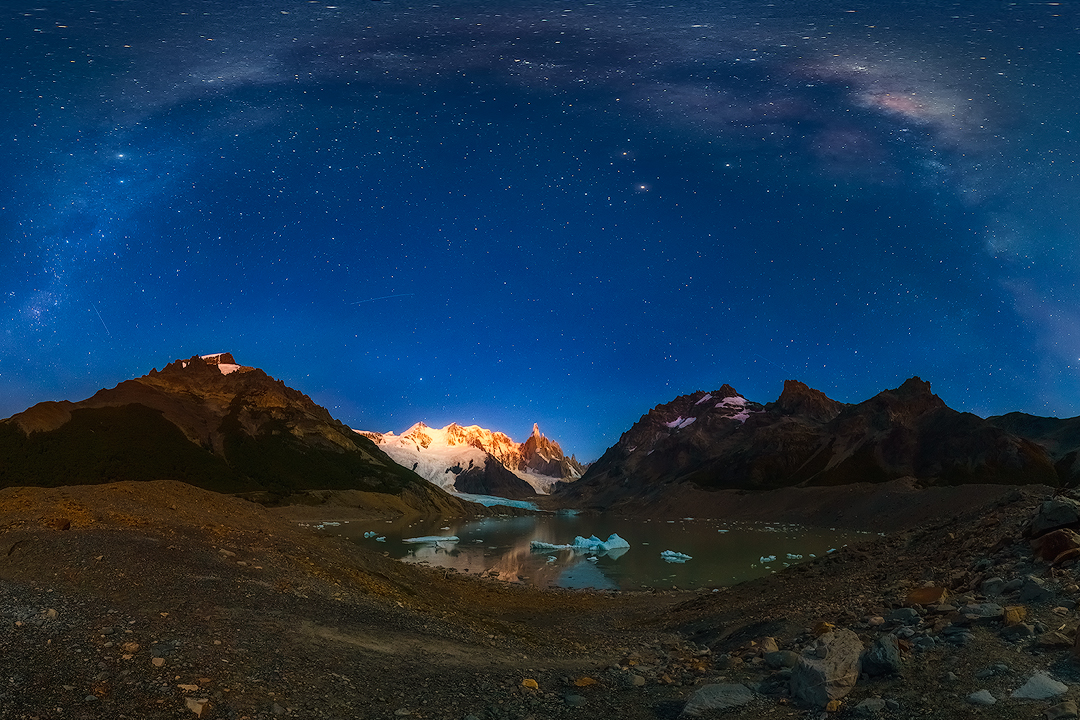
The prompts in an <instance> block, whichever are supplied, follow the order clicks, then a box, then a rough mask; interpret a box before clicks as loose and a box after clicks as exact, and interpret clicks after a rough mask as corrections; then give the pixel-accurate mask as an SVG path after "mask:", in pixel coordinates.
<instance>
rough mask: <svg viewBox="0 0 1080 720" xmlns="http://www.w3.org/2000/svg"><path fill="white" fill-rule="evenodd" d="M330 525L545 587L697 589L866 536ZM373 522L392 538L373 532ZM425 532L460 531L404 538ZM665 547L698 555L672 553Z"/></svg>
mask: <svg viewBox="0 0 1080 720" xmlns="http://www.w3.org/2000/svg"><path fill="white" fill-rule="evenodd" d="M321 527H322V531H323V532H327V533H330V534H334V535H341V536H344V537H348V538H350V539H352V540H354V541H355V542H357V543H359V544H361V545H363V546H364V547H368V548H370V549H372V550H377V551H385V552H387V553H389V555H390V556H391V557H394V558H398V559H400V560H402V561H404V562H410V563H423V564H427V565H432V566H436V567H444V568H454V569H455V570H458V571H459V572H462V573H470V574H476V575H479V574H486V575H487V576H489V577H496V578H498V579H499V580H503V581H507V582H524V583H528V584H530V585H535V586H538V587H552V586H554V587H563V588H599V589H611V590H616V589H619V590H636V589H642V588H670V587H678V588H683V589H696V588H701V587H718V586H724V585H734V584H735V583H739V582H742V581H744V580H749V579H752V578H755V577H760V576H762V575H768V574H769V573H772V572H775V571H777V570H780V569H782V568H784V567H786V566H788V565H791V564H794V563H797V562H800V561H802V560H809V559H812V558H813V557H815V556H821V555H824V554H825V553H827V552H829V551H830V550H831V549H835V548H839V547H841V546H843V545H844V544H846V543H848V542H850V541H852V540H854V539H855V538H858V537H860V536H865V535H867V533H859V532H854V531H849V530H838V529H828V528H806V527H802V526H798V525H791V524H786V523H735V522H726V521H723V520H711V519H694V518H683V519H681V520H675V521H665V520H639V519H632V518H625V517H614V516H610V515H588V516H582V515H563V514H559V515H536V516H530V517H493V518H482V519H477V520H461V519H451V520H446V519H442V520H423V521H415V520H414V521H413V522H408V521H406V520H402V521H397V522H381V521H354V522H351V523H342V524H338V525H329V524H327V525H324V526H321ZM368 531H374V532H376V533H378V535H379V536H385V538H386V540H385V541H384V542H376V541H375V539H374V538H373V537H372V538H365V537H364V533H365V532H368ZM611 533H617V534H618V535H620V536H621V537H623V538H625V539H626V540H627V541H629V543H630V548H629V549H628V550H627V549H625V548H620V549H618V550H613V551H611V552H609V553H603V552H601V553H594V552H583V551H581V550H578V549H573V548H563V549H556V550H551V549H539V550H534V549H532V547H531V544H532V542H533V541H534V540H539V541H541V542H544V543H550V544H552V545H569V544H572V543H573V542H574V538H575V537H576V536H579V535H580V536H583V537H586V538H587V537H589V536H591V535H596V536H597V537H599V538H600V539H602V540H603V539H606V538H607V537H609V536H610V535H611ZM425 536H442V537H450V536H456V537H457V538H458V540H457V541H456V542H454V541H440V542H437V543H436V542H429V543H425V544H416V543H404V542H403V540H407V539H412V538H418V537H425ZM665 550H671V551H674V552H675V553H681V554H684V555H689V556H690V559H689V560H686V561H685V562H669V561H665V560H664V559H663V558H662V557H661V553H662V552H664V551H665Z"/></svg>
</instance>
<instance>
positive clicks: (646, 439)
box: [557, 377, 1080, 507]
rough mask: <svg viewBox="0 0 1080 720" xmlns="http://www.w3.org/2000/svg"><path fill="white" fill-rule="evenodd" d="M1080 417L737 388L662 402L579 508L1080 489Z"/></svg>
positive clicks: (916, 399) (563, 492) (899, 391)
mask: <svg viewBox="0 0 1080 720" xmlns="http://www.w3.org/2000/svg"><path fill="white" fill-rule="evenodd" d="M1078 449H1080V419H1074V420H1056V419H1053V418H1034V417H1033V416H1027V415H1022V414H1019V413H1014V414H1012V415H1008V416H1001V417H996V418H988V419H983V418H979V417H977V416H976V415H972V414H971V413H964V412H959V411H956V410H953V409H952V408H950V407H948V406H947V405H946V404H945V402H944V401H942V400H941V398H939V397H938V396H937V395H934V394H933V393H932V392H931V390H930V384H929V383H927V382H924V381H923V380H921V379H919V378H918V377H913V378H911V379H909V380H907V381H905V382H904V383H903V384H902V385H901V386H900V387H898V388H895V389H892V390H885V391H883V392H881V393H878V394H877V395H875V396H874V397H872V398H870V399H868V400H866V401H864V402H861V403H857V404H845V403H841V402H838V401H835V400H832V399H831V398H829V397H827V396H826V395H825V394H824V393H821V392H820V391H817V390H814V389H812V388H809V387H807V386H806V385H805V384H803V383H801V382H798V381H796V380H788V381H786V382H785V383H784V390H783V392H782V393H781V395H780V397H779V398H778V399H777V400H776V401H775V402H772V403H768V404H765V405H761V404H759V403H755V402H751V401H749V400H746V399H745V398H743V397H742V396H741V395H739V394H738V392H736V391H735V389H734V388H732V387H731V386H729V385H724V386H722V387H721V388H720V390H717V391H713V392H710V393H705V392H700V391H699V392H696V393H692V394H690V395H684V396H681V397H678V398H676V399H675V400H673V401H671V402H669V403H665V404H661V405H657V406H656V407H655V408H653V409H652V410H650V411H649V412H648V413H647V414H645V415H643V416H642V417H641V419H640V420H639V421H638V422H637V423H635V424H634V426H633V427H632V428H631V429H630V430H628V431H627V432H626V433H624V434H623V435H622V437H621V438H620V439H619V441H618V442H617V443H616V444H615V445H614V446H612V447H611V448H609V449H608V450H607V451H606V452H605V453H604V455H603V456H602V457H601V458H600V459H599V460H597V461H596V462H595V463H593V465H592V466H590V468H589V470H588V471H587V472H586V473H585V474H584V476H583V477H582V479H581V480H580V481H578V482H577V483H575V484H574V485H572V486H560V487H559V488H558V489H557V493H558V494H559V495H560V496H561V497H562V498H564V499H566V500H567V501H570V502H576V503H584V504H587V505H595V506H598V507H611V506H613V505H617V504H619V503H621V502H625V501H627V500H630V499H633V500H635V501H638V502H640V501H641V500H643V499H646V498H649V497H657V496H659V495H661V494H663V493H664V492H665V491H666V490H669V489H670V488H672V487H673V486H675V485H679V484H681V483H689V484H692V485H693V486H695V487H698V488H702V489H709V490H718V489H724V490H738V491H747V490H769V489H774V488H780V487H791V486H832V485H846V484H850V483H865V482H869V483H882V482H887V481H891V480H896V479H900V478H914V479H915V481H916V482H918V483H919V484H921V485H959V484H968V483H994V484H1015V485H1023V484H1031V483H1041V484H1045V485H1049V486H1054V487H1057V486H1062V485H1071V484H1075V482H1076V481H1077V480H1078V479H1080V474H1078V472H1077V470H1076V469H1075V465H1076V458H1077V451H1078Z"/></svg>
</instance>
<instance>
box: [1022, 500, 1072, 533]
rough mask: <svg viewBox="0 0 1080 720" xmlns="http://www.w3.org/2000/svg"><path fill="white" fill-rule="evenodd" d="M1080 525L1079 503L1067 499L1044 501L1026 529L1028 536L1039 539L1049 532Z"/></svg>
mask: <svg viewBox="0 0 1080 720" xmlns="http://www.w3.org/2000/svg"><path fill="white" fill-rule="evenodd" d="M1078 525H1080V503H1078V502H1076V501H1075V500H1072V499H1070V498H1067V497H1056V498H1052V499H1050V500H1046V501H1044V502H1043V504H1042V505H1040V506H1039V510H1038V512H1036V513H1035V517H1033V518H1031V524H1030V525H1029V526H1028V528H1027V533H1028V535H1031V536H1033V537H1039V536H1040V535H1042V534H1044V533H1048V532H1050V531H1051V530H1057V529H1058V528H1063V527H1076V526H1078Z"/></svg>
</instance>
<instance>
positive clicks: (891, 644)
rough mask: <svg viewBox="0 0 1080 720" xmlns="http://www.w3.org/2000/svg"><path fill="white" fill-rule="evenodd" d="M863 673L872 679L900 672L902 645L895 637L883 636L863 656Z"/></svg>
mask: <svg viewBox="0 0 1080 720" xmlns="http://www.w3.org/2000/svg"><path fill="white" fill-rule="evenodd" d="M862 672H864V673H866V674H867V675H870V676H871V677H883V676H885V675H895V674H896V673H898V672H900V643H899V642H898V641H897V639H896V636H895V635H882V636H881V637H879V638H878V639H877V640H875V641H874V644H873V645H871V646H870V647H869V648H867V650H866V652H864V653H863V655H862Z"/></svg>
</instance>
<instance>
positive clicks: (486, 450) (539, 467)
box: [358, 422, 584, 499]
mask: <svg viewBox="0 0 1080 720" xmlns="http://www.w3.org/2000/svg"><path fill="white" fill-rule="evenodd" d="M358 432H360V434H361V435H364V436H365V437H367V438H370V439H371V440H372V441H373V442H375V443H376V444H377V445H379V447H380V448H382V450H383V451H385V452H386V453H387V454H388V455H390V457H392V458H394V460H395V461H396V462H398V463H399V464H400V465H402V466H404V467H408V468H412V469H413V470H414V471H415V472H417V473H419V474H420V475H421V476H423V477H426V478H427V479H428V480H430V481H431V482H432V483H434V484H436V485H438V486H440V487H442V488H443V489H445V490H449V491H456V492H466V493H475V494H481V495H497V496H499V497H506V498H511V499H524V498H528V497H532V496H535V495H537V494H538V493H540V494H543V493H547V492H548V490H549V489H550V488H551V486H552V485H554V484H555V483H556V482H558V481H564V482H573V481H575V480H577V479H578V478H579V477H581V474H582V472H583V470H584V469H583V467H582V466H581V464H580V463H578V461H577V458H575V457H573V456H570V457H566V456H565V455H563V452H562V448H561V447H560V446H559V443H558V442H556V441H555V440H552V439H550V438H548V437H547V436H546V435H544V434H543V433H541V432H540V428H539V426H538V425H537V424H535V423H534V424H533V429H532V433H531V434H530V435H529V437H528V438H527V439H526V440H525V441H524V442H521V443H518V442H514V441H513V440H512V439H511V438H510V437H509V436H508V435H506V434H505V433H503V432H499V431H493V430H488V429H486V428H482V427H479V426H478V425H465V426H463V425H459V424H457V423H450V424H449V425H447V426H445V427H443V428H431V427H428V426H427V425H426V424H424V423H423V422H418V423H416V424H415V425H413V426H412V427H410V428H409V429H408V430H406V431H405V432H403V433H401V434H400V435H397V434H395V433H392V432H389V433H378V432H361V431H358Z"/></svg>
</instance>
